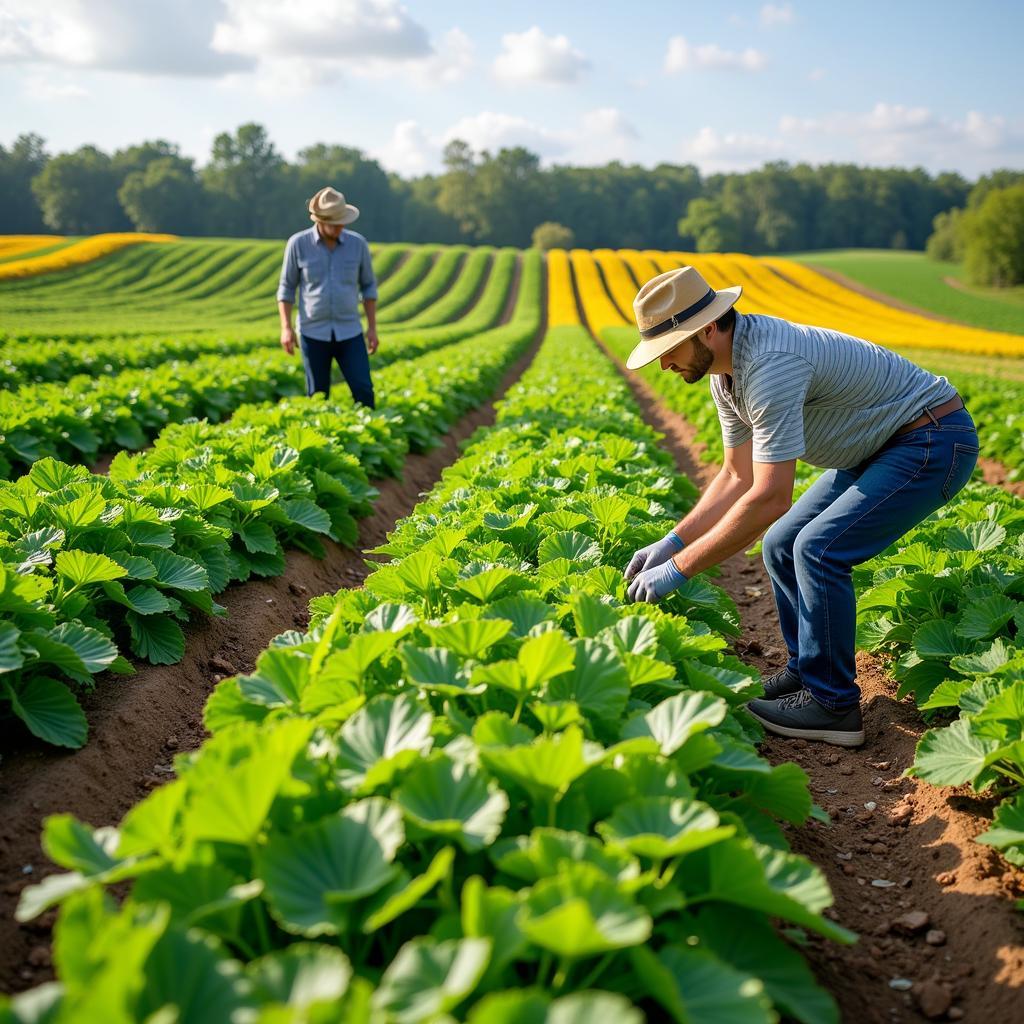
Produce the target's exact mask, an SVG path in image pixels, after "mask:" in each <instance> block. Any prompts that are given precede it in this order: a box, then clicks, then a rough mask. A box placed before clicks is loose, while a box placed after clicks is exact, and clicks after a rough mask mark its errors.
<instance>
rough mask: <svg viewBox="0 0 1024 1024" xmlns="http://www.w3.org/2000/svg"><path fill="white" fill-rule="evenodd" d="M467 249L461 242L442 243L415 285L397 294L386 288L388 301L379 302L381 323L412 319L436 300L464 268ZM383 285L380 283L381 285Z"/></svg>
mask: <svg viewBox="0 0 1024 1024" xmlns="http://www.w3.org/2000/svg"><path fill="white" fill-rule="evenodd" d="M468 252H469V249H468V248H467V247H466V246H464V245H452V246H445V248H443V249H441V250H440V251H439V252H438V253H437V256H436V258H435V259H434V262H433V264H432V265H431V267H430V269H429V270H428V271H427V273H426V274H424V275H423V278H422V280H421V281H420V282H419V284H417V285H416V286H415V287H414V288H409V289H408V290H406V291H404V292H402V293H401V294H400V295H398V294H396V293H394V292H392V291H390V289H388V290H387V295H386V298H388V301H387V302H382V305H381V308H380V313H379V315H378V319H379V321H380V323H382V324H387V323H394V322H395V321H398V320H411V319H412V318H413V317H414V316H416V314H417V313H421V312H422V311H423V310H424V309H426V308H427V307H428V306H430V305H431V303H433V302H436V301H437V300H438V299H439V298H440V297H441V295H442V294H443V293H444V292H445V290H446V289H447V288H448V286H449V285H450V284H451V283H452V281H454V280H455V278H456V277H457V276H458V275H459V273H460V272H461V270H462V269H463V263H464V262H465V259H466V254H467V253H468ZM381 287H383V285H382V286H381Z"/></svg>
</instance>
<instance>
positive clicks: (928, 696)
mask: <svg viewBox="0 0 1024 1024" xmlns="http://www.w3.org/2000/svg"><path fill="white" fill-rule="evenodd" d="M854 583H855V585H856V587H857V615H858V636H857V639H858V645H859V646H860V647H862V648H863V649H865V650H869V651H874V652H876V653H877V654H879V655H881V656H882V657H883V658H884V659H885V660H886V661H887V662H888V663H889V667H890V670H891V673H892V675H893V678H895V679H896V680H897V682H898V683H899V690H898V691H897V695H898V696H900V697H904V696H907V695H908V694H909V695H911V696H913V698H914V700H915V701H916V702H917V705H918V707H919V708H921V710H922V711H923V712H924V714H925V716H926V717H927V719H928V720H929V722H930V723H931V725H932V727H931V728H930V729H929V730H928V731H927V732H926V733H925V734H924V736H922V738H921V741H920V743H919V744H918V747H917V754H916V757H915V759H914V764H913V767H912V768H911V769H910V772H911V774H913V775H916V776H917V777H918V778H921V779H924V780H925V781H926V782H930V783H933V784H934V785H937V786H959V785H964V784H968V785H970V786H971V787H972V789H974V790H975V791H976V792H978V793H982V794H985V795H987V796H992V797H996V798H1001V799H1000V803H999V805H998V807H997V808H996V810H995V817H994V821H993V823H992V825H991V826H990V827H989V829H988V830H987V831H986V832H983V833H982V834H981V835H980V836H978V837H977V838H978V842H981V843H985V844H987V845H990V846H994V847H996V848H997V849H999V850H1000V851H1001V852H1002V854H1003V856H1005V857H1006V859H1007V860H1009V861H1010V862H1011V863H1012V864H1016V865H1018V866H1024V501H1021V500H1020V499H1019V498H1016V497H1014V496H1013V495H1011V494H1008V493H1006V492H1005V491H1003V490H1000V489H999V488H997V487H989V486H987V485H985V484H981V483H972V484H969V485H968V486H967V487H966V488H965V489H964V490H963V491H961V492H960V494H959V495H958V496H957V497H956V498H955V499H954V500H953V501H952V502H951V503H950V504H949V505H946V506H944V507H943V508H941V509H939V510H938V511H937V512H936V513H934V514H933V515H932V516H931V517H929V518H928V519H927V520H926V521H925V522H923V523H921V524H920V525H919V526H917V527H915V528H914V529H913V530H911V531H910V532H909V533H907V534H906V535H905V536H904V537H902V538H900V540H899V541H898V542H897V544H895V545H893V547H891V548H890V549H888V550H887V551H885V552H883V553H882V554H880V555H878V556H877V557H876V558H874V559H872V560H871V561H870V562H867V563H865V564H864V565H862V566H858V567H857V568H856V569H855V570H854ZM1022 905H1024V904H1022Z"/></svg>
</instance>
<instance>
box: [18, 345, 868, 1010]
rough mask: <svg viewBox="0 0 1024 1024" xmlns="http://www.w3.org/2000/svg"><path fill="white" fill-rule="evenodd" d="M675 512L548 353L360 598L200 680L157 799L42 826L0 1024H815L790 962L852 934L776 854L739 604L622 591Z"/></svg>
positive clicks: (626, 401) (621, 432) (805, 804)
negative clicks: (205, 698)
mask: <svg viewBox="0 0 1024 1024" xmlns="http://www.w3.org/2000/svg"><path fill="white" fill-rule="evenodd" d="M694 494H695V491H694V489H693V487H692V485H690V484H689V483H688V482H687V481H686V480H684V479H681V478H680V477H679V476H678V475H676V474H675V473H674V472H673V468H672V466H671V462H670V460H669V459H668V457H667V456H666V454H665V453H664V452H663V451H661V450H660V449H659V448H658V445H657V435H656V434H655V433H654V432H653V431H652V430H651V429H650V428H649V427H648V426H646V424H644V422H643V420H642V418H641V416H640V413H639V411H638V409H637V408H636V406H635V405H634V404H633V402H632V401H631V400H630V397H629V395H628V392H627V391H626V389H625V387H624V386H623V384H622V382H621V380H620V379H619V378H618V377H617V375H616V373H615V371H614V369H613V368H612V367H611V365H610V364H609V363H608V362H607V361H605V360H603V359H602V358H601V357H600V355H599V353H598V352H597V351H596V349H595V348H594V346H593V343H592V342H591V341H590V340H589V339H588V338H587V336H586V333H585V332H584V331H583V330H582V329H581V328H577V327H568V328H556V329H555V330H553V331H551V332H550V334H549V336H548V339H547V341H546V342H545V345H544V346H543V347H542V350H541V353H540V355H539V356H538V358H537V359H536V361H535V363H534V365H533V366H532V367H531V369H530V370H529V371H528V373H527V375H526V376H525V377H524V378H523V380H522V382H521V383H520V384H519V385H518V386H516V387H514V388H513V389H512V390H511V392H510V394H509V396H508V397H507V399H506V400H505V401H504V402H503V403H502V405H501V406H500V409H499V416H498V422H497V424H496V426H495V427H494V428H491V429H488V430H483V431H481V432H478V434H477V435H476V436H475V437H474V440H473V443H472V444H471V446H470V447H469V449H468V450H467V452H466V453H465V455H464V456H463V458H462V459H460V460H459V461H458V462H457V463H456V464H455V465H454V466H453V467H452V468H451V469H450V470H449V471H448V472H446V474H445V477H444V479H443V481H442V482H441V483H440V484H439V485H438V486H437V487H436V488H435V489H434V491H433V492H432V493H431V494H430V495H429V496H428V497H427V498H426V499H425V501H424V502H423V503H422V504H421V505H420V506H419V507H418V508H417V509H416V510H415V511H414V513H413V514H412V515H411V516H410V517H409V518H408V519H406V520H405V521H403V522H402V523H401V524H400V525H399V526H398V527H397V528H396V530H395V531H394V533H393V534H392V535H391V537H390V538H389V540H388V543H387V544H386V545H384V546H383V547H382V548H381V549H380V551H379V552H378V553H379V554H381V555H383V556H385V557H386V558H388V559H389V560H388V561H386V562H385V563H384V564H382V565H381V566H380V567H378V568H377V569H376V571H374V572H373V573H372V574H371V575H370V576H369V577H368V579H367V580H366V584H365V586H364V587H363V588H361V589H358V590H349V591H341V592H339V593H338V594H335V595H329V596H323V597H319V598H316V599H314V600H313V601H312V602H311V605H310V609H311V613H312V619H311V624H310V628H309V631H308V632H306V633H300V632H295V631H291V632H288V633H285V634H282V635H281V636H280V637H278V638H277V639H276V640H275V641H274V642H273V644H272V645H271V646H270V647H269V648H268V649H267V650H266V651H264V652H263V654H262V655H261V656H260V658H259V659H258V662H257V665H256V668H255V671H254V672H253V673H252V674H251V675H241V676H236V677H233V678H230V679H227V680H225V681H223V682H222V683H221V684H219V686H218V687H217V689H216V690H215V692H214V694H213V695H212V696H211V699H210V701H209V703H208V705H207V708H206V711H205V723H206V726H207V728H208V730H209V731H210V732H211V734H212V736H211V738H209V739H208V740H207V741H206V742H205V743H204V744H203V746H202V747H201V748H200V749H199V750H198V751H196V752H195V753H191V754H185V755H180V756H179V757H178V758H177V759H176V764H175V767H176V772H177V778H176V779H175V781H173V782H171V783H170V784H168V785H166V786H164V787H162V788H160V789H158V790H156V791H154V792H153V793H152V794H151V795H150V796H149V797H148V798H147V799H146V800H144V801H143V802H142V803H141V804H139V805H138V806H137V807H135V808H134V809H133V810H132V811H130V812H129V814H128V815H127V816H126V817H125V818H124V820H123V821H122V822H121V825H120V827H119V828H104V829H98V830H93V829H92V828H91V827H89V826H88V825H86V824H84V823H82V822H79V821H77V820H75V819H73V818H72V817H70V816H68V815H59V816H56V817H53V818H50V819H49V820H48V821H47V823H46V827H45V832H44V837H43V842H44V846H45V849H46V851H47V853H48V855H49V856H50V857H51V858H52V859H53V860H54V861H55V862H56V863H57V864H59V865H60V866H61V867H63V868H66V869H67V873H66V874H57V875H52V876H50V877H49V878H46V879H44V880H43V882H42V883H41V884H39V885H36V886H32V887H30V888H28V889H26V890H25V891H24V892H23V893H22V898H21V902H20V905H19V909H18V917H19V919H20V920H22V921H28V920H31V919H32V918H34V917H35V916H37V915H38V914H40V913H42V912H43V911H45V910H46V909H48V908H50V907H52V906H54V905H56V904H59V905H60V907H61V909H60V915H59V918H58V921H57V925H56V927H55V942H54V960H55V965H56V968H57V976H58V979H59V980H58V981H56V982H53V983H51V984H49V985H44V986H42V987H40V988H38V989H35V990H33V991H31V992H29V993H26V994H24V995H21V996H18V997H15V998H14V999H13V1000H11V1001H10V1002H9V1003H8V1004H7V1012H8V1015H9V1019H10V1020H11V1021H12V1022H20V1024H27V1022H29V1021H41V1020H46V1021H48V1022H50V1024H61V1022H65V1021H77V1020H83V1019H101V1018H102V1019H111V1020H126V1021H127V1020H153V1021H155V1020H164V1019H166V1020H180V1021H189V1022H203V1021H210V1022H211V1024H212V1022H214V1021H217V1022H224V1021H237V1022H242V1021H247V1020H252V1021H256V1020H258V1021H263V1022H268V1024H269V1022H271V1021H274V1022H285V1021H294V1022H300V1021H328V1020H331V1021H336V1020H344V1021H351V1022H359V1021H365V1022H371V1021H372V1022H374V1024H392V1022H401V1024H417V1022H420V1021H424V1022H425V1021H442V1020H444V1021H456V1020H458V1021H463V1020H464V1021H469V1022H472V1024H484V1022H486V1024H494V1022H499V1024H500V1022H506V1024H512V1022H524V1021H538V1022H540V1021H547V1022H550V1024H556V1022H561V1024H567V1022H569V1021H605V1020H621V1021H623V1022H640V1021H642V1020H644V1019H647V1018H648V1017H651V1018H652V1019H653V1018H655V1017H657V1018H667V1019H672V1020H676V1021H680V1022H684V1021H685V1022H690V1024H718V1022H721V1021H722V1020H730V1021H735V1022H743V1024H747V1022H749V1024H769V1022H774V1021H776V1020H777V1019H778V1015H779V1014H780V1013H782V1014H785V1015H786V1016H787V1017H788V1018H791V1019H795V1020H798V1021H802V1022H806V1024H811V1022H813V1024H830V1022H834V1021H837V1020H838V1016H837V1012H836V1008H835V1005H834V1004H833V1002H832V1000H831V998H830V997H829V996H828V995H827V993H825V992H824V991H823V990H822V989H821V988H819V987H818V986H817V984H816V983H815V981H814V979H813V976H812V974H811V972H810V970H809V969H808V967H807V965H806V963H805V962H804V960H803V958H802V956H801V955H800V953H799V952H798V949H797V948H795V947H794V945H793V944H791V942H790V941H787V939H790V940H797V941H799V940H801V938H802V937H805V934H806V932H808V931H813V932H817V933H819V934H821V935H824V936H826V937H828V938H830V939H834V940H837V941H849V940H851V939H852V936H851V935H850V934H849V933H848V932H846V931H845V930H844V929H842V928H841V927H839V926H838V925H837V924H835V923H834V922H833V921H832V920H830V918H829V917H827V916H825V915H824V914H823V913H822V911H823V910H824V909H825V908H826V907H827V906H828V905H829V903H830V902H831V894H830V892H829V889H828V886H827V883H826V881H825V879H824V877H823V876H822V874H821V873H820V872H819V871H818V869H817V868H815V867H814V866H813V865H812V864H810V863H809V862H808V861H807V860H806V859H804V858H803V857H800V856H797V855H795V854H793V853H792V852H790V851H789V849H788V847H787V844H786V840H785V837H784V833H783V830H782V828H781V827H780V821H784V822H794V823H796V822H802V821H804V820H806V818H807V817H808V816H809V815H810V814H812V813H814V809H813V807H812V802H811V798H810V795H809V793H808V789H807V778H806V776H805V774H804V773H803V771H802V770H801V769H800V768H799V767H798V766H796V765H793V764H788V765H780V766H778V767H772V766H770V765H769V764H768V763H767V762H766V761H764V760H763V759H762V758H761V757H760V756H759V755H758V754H757V752H756V749H755V744H756V743H757V741H758V740H759V738H760V731H759V727H758V726H757V724H756V722H754V720H753V719H752V718H751V717H750V716H749V715H748V714H746V713H745V711H744V709H743V704H744V703H745V701H746V700H747V699H749V698H750V697H751V696H754V695H756V694H757V693H759V692H760V686H759V684H758V682H757V679H756V673H755V671H754V670H753V669H751V668H750V667H748V666H746V665H744V664H743V663H741V662H740V661H738V660H737V659H736V658H735V657H733V656H731V655H729V654H727V653H724V652H725V648H726V639H725V637H724V636H723V635H722V632H720V631H719V628H718V627H719V626H720V625H724V626H725V628H726V632H730V633H732V632H735V624H734V619H735V609H734V608H732V607H731V602H730V600H729V598H728V597H727V596H726V595H724V594H723V593H722V592H721V591H719V590H717V588H714V587H712V586H710V585H709V584H707V583H705V582H703V581H701V580H694V581H691V582H690V584H689V585H688V586H687V587H685V588H682V589H681V590H680V591H677V592H675V593H674V594H673V595H671V596H670V597H669V599H668V600H667V601H666V602H665V603H664V604H663V605H662V606H650V605H633V604H630V603H629V602H628V600H627V598H626V593H625V581H624V579H623V576H622V570H621V566H622V565H623V564H624V563H625V561H626V560H627V559H628V556H629V553H630V552H631V551H632V550H633V547H634V546H635V545H636V544H637V543H643V542H644V541H646V540H651V539H653V538H655V537H658V536H661V535H662V533H663V532H664V530H665V529H666V528H667V525H668V524H669V522H670V521H672V520H674V519H675V518H676V517H677V516H678V515H680V514H681V512H682V511H683V509H684V508H685V507H686V506H687V505H688V504H689V503H690V502H692V500H693V497H694ZM818 813H820V812H818ZM114 886H117V887H118V889H117V891H118V892H119V893H120V894H121V895H122V896H123V899H118V900H117V901H116V902H115V900H113V899H112V893H111V889H112V887H114ZM779 922H781V923H782V929H783V930H782V931H781V932H780V930H779V925H778V923H779Z"/></svg>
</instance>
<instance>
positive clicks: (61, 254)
mask: <svg viewBox="0 0 1024 1024" xmlns="http://www.w3.org/2000/svg"><path fill="white" fill-rule="evenodd" d="M176 237H177V236H176V235H159V234H155V235H154V234H148V235H147V234H144V233H142V232H132V231H129V232H125V233H123V234H106V235H94V236H93V237H92V238H86V239H84V240H83V241H81V242H75V243H73V244H72V245H69V246H66V247H65V248H63V249H58V250H57V251H56V252H51V253H47V254H46V255H45V256H32V255H26V256H25V257H24V258H23V259H19V260H11V261H10V262H8V263H2V264H0V281H4V280H9V279H15V278H23V277H32V276H34V275H36V274H46V273H52V272H53V271H56V270H64V269H66V268H68V267H73V266H78V265H79V264H83V263H88V262H90V261H92V260H95V259H99V258H100V257H102V256H106V255H107V254H108V253H112V252H115V251H116V250H118V249H122V248H124V247H125V246H129V245H137V244H138V243H140V242H172V241H174V240H175V239H176Z"/></svg>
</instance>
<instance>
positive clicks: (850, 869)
mask: <svg viewBox="0 0 1024 1024" xmlns="http://www.w3.org/2000/svg"><path fill="white" fill-rule="evenodd" d="M843 874H844V875H855V874H857V869H856V868H855V867H854V866H853V865H852V864H844V865H843Z"/></svg>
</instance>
